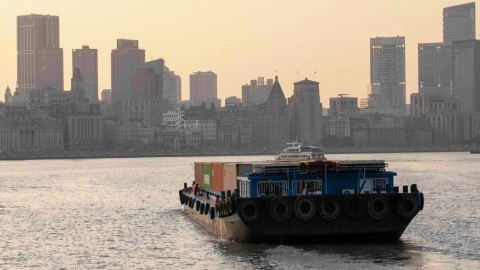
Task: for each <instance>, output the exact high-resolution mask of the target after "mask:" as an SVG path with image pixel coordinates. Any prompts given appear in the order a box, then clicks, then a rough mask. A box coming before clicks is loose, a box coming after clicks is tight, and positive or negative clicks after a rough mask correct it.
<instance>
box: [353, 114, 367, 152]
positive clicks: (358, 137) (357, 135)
mask: <svg viewBox="0 0 480 270" xmlns="http://www.w3.org/2000/svg"><path fill="white" fill-rule="evenodd" d="M368 124H369V122H368V120H367V119H366V118H364V117H350V137H352V139H353V141H354V142H355V146H358V147H365V146H367V145H368V138H369V126H368Z"/></svg>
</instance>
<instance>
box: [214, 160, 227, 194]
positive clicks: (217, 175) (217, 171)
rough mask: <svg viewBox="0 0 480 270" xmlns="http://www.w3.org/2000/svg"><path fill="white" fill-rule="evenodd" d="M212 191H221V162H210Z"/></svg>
mask: <svg viewBox="0 0 480 270" xmlns="http://www.w3.org/2000/svg"><path fill="white" fill-rule="evenodd" d="M212 189H213V190H215V191H219V192H220V191H223V190H224V189H223V162H212Z"/></svg>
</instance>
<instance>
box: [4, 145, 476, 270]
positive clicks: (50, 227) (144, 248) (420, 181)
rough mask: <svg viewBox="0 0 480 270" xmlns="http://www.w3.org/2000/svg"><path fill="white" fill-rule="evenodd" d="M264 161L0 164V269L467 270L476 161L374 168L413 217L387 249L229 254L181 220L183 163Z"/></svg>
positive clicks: (188, 170)
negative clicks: (406, 194) (411, 195)
mask: <svg viewBox="0 0 480 270" xmlns="http://www.w3.org/2000/svg"><path fill="white" fill-rule="evenodd" d="M269 158H271V157H267V156H251V157H186V158H185V157H182V158H137V159H90V160H88V159H86V160H33V161H0V268H1V269H17V268H18V269H20V268H21V269H24V268H28V267H30V268H34V269H44V268H46V269H178V268H188V269H227V268H228V269H318V268H330V269H331V268H335V269H372V268H373V269H383V268H386V267H388V268H430V269H451V268H457V269H467V268H468V269H479V268H480V251H479V250H480V210H479V206H480V201H479V198H480V196H479V194H480V170H479V167H480V166H479V164H480V155H472V154H469V153H466V152H457V153H395V154H342V155H329V156H328V158H330V159H385V160H386V161H387V162H388V164H389V168H388V169H389V170H392V171H395V172H397V173H398V176H397V177H396V185H399V186H402V185H408V184H412V183H417V185H418V188H419V189H420V190H421V191H422V192H424V194H425V208H424V210H423V211H421V212H420V213H419V214H418V216H417V217H416V218H415V219H414V220H413V221H412V223H411V224H410V226H409V227H408V228H407V230H406V231H405V233H404V234H403V236H402V238H401V241H399V242H397V243H392V244H309V245H280V244H239V243H233V242H229V241H225V240H221V239H219V238H218V237H217V236H216V235H214V234H212V233H210V232H209V231H208V230H207V229H205V228H204V227H202V226H201V225H198V224H197V223H195V222H193V221H192V220H191V219H190V218H189V217H187V216H185V215H184V214H183V213H182V210H181V209H182V206H181V205H180V202H179V199H178V189H180V188H182V186H183V183H184V182H188V183H190V182H191V181H193V168H192V163H193V162H194V161H247V160H250V161H251V160H257V161H259V160H266V159H269Z"/></svg>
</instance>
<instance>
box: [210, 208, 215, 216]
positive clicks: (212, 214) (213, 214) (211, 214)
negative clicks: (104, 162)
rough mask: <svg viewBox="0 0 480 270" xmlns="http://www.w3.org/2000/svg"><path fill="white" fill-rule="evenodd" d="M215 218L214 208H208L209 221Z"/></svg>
mask: <svg viewBox="0 0 480 270" xmlns="http://www.w3.org/2000/svg"><path fill="white" fill-rule="evenodd" d="M214 218H215V206H212V207H210V219H214Z"/></svg>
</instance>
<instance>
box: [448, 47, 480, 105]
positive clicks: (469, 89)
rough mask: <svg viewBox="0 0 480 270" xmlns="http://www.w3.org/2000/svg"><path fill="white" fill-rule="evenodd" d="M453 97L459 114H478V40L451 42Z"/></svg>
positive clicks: (479, 96)
mask: <svg viewBox="0 0 480 270" xmlns="http://www.w3.org/2000/svg"><path fill="white" fill-rule="evenodd" d="M453 97H454V98H456V99H457V100H458V101H459V102H460V111H461V112H464V113H467V112H480V40H465V41H454V42H453Z"/></svg>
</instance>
